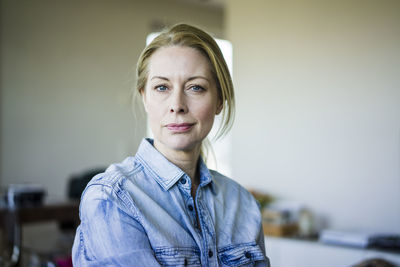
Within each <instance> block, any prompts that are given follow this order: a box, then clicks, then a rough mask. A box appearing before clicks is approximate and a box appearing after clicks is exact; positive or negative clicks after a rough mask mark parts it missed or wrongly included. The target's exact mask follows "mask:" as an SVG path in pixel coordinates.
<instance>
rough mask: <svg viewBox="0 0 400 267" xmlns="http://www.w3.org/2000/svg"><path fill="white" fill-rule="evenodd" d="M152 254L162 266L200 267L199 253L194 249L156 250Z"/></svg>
mask: <svg viewBox="0 0 400 267" xmlns="http://www.w3.org/2000/svg"><path fill="white" fill-rule="evenodd" d="M154 252H155V255H156V258H157V261H158V262H159V263H161V265H163V266H174V267H176V266H200V252H199V251H198V250H196V249H194V248H193V249H192V248H157V249H155V251H154Z"/></svg>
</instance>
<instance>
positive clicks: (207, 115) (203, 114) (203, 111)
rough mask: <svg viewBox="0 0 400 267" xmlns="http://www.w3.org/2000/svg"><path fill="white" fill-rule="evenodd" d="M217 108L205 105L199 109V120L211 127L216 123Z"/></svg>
mask: <svg viewBox="0 0 400 267" xmlns="http://www.w3.org/2000/svg"><path fill="white" fill-rule="evenodd" d="M215 112H216V110H215V108H214V106H213V105H203V106H202V107H199V108H198V109H197V112H196V114H197V118H198V120H200V121H201V122H202V124H204V125H210V127H211V126H212V124H213V123H214V118H215Z"/></svg>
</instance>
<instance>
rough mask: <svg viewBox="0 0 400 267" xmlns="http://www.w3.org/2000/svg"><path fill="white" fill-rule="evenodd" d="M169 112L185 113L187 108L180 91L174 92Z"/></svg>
mask: <svg viewBox="0 0 400 267" xmlns="http://www.w3.org/2000/svg"><path fill="white" fill-rule="evenodd" d="M171 98H172V99H171V102H170V108H169V112H171V113H186V112H187V111H188V107H187V104H186V99H185V96H184V93H183V92H182V91H180V90H176V91H175V92H174V93H173V94H172V96H171Z"/></svg>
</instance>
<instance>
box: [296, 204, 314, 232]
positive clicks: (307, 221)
mask: <svg viewBox="0 0 400 267" xmlns="http://www.w3.org/2000/svg"><path fill="white" fill-rule="evenodd" d="M314 223H315V219H314V215H313V214H312V212H311V211H310V210H309V209H307V208H302V209H301V210H300V212H299V215H298V224H299V232H298V234H299V237H301V238H310V237H313V236H315V235H316V229H315V225H314Z"/></svg>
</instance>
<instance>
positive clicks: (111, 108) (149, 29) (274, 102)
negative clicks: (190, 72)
mask: <svg viewBox="0 0 400 267" xmlns="http://www.w3.org/2000/svg"><path fill="white" fill-rule="evenodd" d="M0 8H1V10H0V12H1V26H0V27H1V28H0V31H1V32H0V34H1V41H0V51H1V53H0V63H1V64H0V108H1V111H0V125H1V129H0V152H1V153H0V185H1V186H2V187H3V188H6V187H7V186H9V185H10V184H25V183H34V184H39V185H42V186H43V187H44V188H45V190H46V197H48V198H54V199H67V198H68V193H67V192H68V185H69V182H70V179H71V177H74V176H77V175H78V176H79V174H81V173H84V172H86V171H88V170H91V169H95V168H102V167H106V166H108V165H109V164H111V163H114V162H119V161H122V160H123V159H124V158H125V157H127V156H130V155H134V154H135V151H136V149H137V147H138V145H139V143H140V141H141V139H142V138H143V137H144V136H145V135H146V129H147V127H146V119H145V117H143V116H140V114H139V115H138V114H136V116H135V114H133V112H132V110H133V109H132V102H131V95H130V93H131V92H130V91H131V88H132V86H134V84H135V75H134V74H135V73H134V70H135V64H136V61H137V59H138V57H139V54H140V52H141V50H142V49H143V48H144V46H145V42H146V38H147V36H148V35H149V34H150V33H153V32H157V31H159V30H160V29H162V28H163V27H165V26H169V25H172V24H175V23H178V22H186V23H191V24H194V25H197V26H200V27H201V28H203V29H205V30H207V31H208V32H210V33H212V35H213V36H214V37H216V38H220V39H225V40H228V41H230V42H231V44H232V47H233V80H234V85H235V90H236V95H237V116H236V120H235V125H234V128H233V130H232V133H231V136H230V138H229V144H230V145H229V151H230V153H228V154H227V153H225V154H224V151H218V150H217V151H216V153H217V154H218V153H220V154H221V153H222V154H223V157H224V160H225V161H226V162H227V163H226V164H228V165H229V166H230V167H228V169H229V175H231V176H232V178H233V179H234V180H236V181H238V182H239V183H241V184H242V185H243V186H245V187H246V188H249V189H257V191H258V192H261V193H263V194H267V195H269V196H271V197H272V198H273V199H275V200H282V201H284V202H285V203H286V204H281V205H280V207H282V205H283V206H285V207H290V208H292V209H303V210H304V209H305V208H306V209H307V211H309V212H311V213H312V214H313V216H312V218H313V224H314V225H315V227H316V228H318V229H320V228H321V229H322V228H333V229H344V230H352V231H354V230H357V231H374V232H388V233H400V1H397V0H383V1H377V0H365V1H357V0H350V1H342V0H339V1H317V0H314V1H313V0H298V1H289V0H288V1H286V0H284V1H278V0H267V1H265V0H248V1H240V0H229V1H222V0H146V1H139V0H129V1H128V0H127V1H122V0H118V1H108V0H96V1H95V0H85V1H75V0H71V1H61V0H36V1H28V0H26V1H23V0H1V6H0ZM221 171H222V172H224V171H223V170H221ZM293 207H294V208H293ZM31 227H36V225H35V226H31ZM26 231H28V230H26ZM43 231H44V230H43ZM28 232H29V231H28ZM32 232H33V233H36V234H37V233H39V232H40V231H38V230H35V231H31V234H25V235H24V236H25V237H26V239H27V241H24V242H28V243H29V242H34V241H32V240H35V238H31V241H29V236H34V234H32ZM267 240H268V239H267ZM267 242H268V241H267ZM32 246H35V245H32ZM267 253H268V245H267ZM272 261H273V259H272ZM276 266H278V264H277V265H276ZM286 266H289V265H286ZM309 266H311V265H309Z"/></svg>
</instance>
